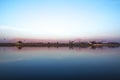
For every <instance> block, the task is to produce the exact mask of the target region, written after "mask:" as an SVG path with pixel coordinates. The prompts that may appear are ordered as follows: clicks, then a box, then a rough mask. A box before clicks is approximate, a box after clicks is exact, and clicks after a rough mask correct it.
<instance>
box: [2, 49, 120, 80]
mask: <svg viewBox="0 0 120 80" xmlns="http://www.w3.org/2000/svg"><path fill="white" fill-rule="evenodd" d="M31 79H32V80H80V79H82V80H120V48H97V49H91V48H74V49H69V48H22V49H17V48H16V47H0V80H31Z"/></svg>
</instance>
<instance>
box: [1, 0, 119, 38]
mask: <svg viewBox="0 0 120 80" xmlns="http://www.w3.org/2000/svg"><path fill="white" fill-rule="evenodd" d="M0 38H1V39H3V38H7V39H15V38H27V39H29V38H30V39H70V38H76V39H78V38H80V39H92V38H96V39H118V40H120V1H119V0H0Z"/></svg>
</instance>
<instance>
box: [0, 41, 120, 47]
mask: <svg viewBox="0 0 120 80" xmlns="http://www.w3.org/2000/svg"><path fill="white" fill-rule="evenodd" d="M14 46H17V47H90V46H93V47H104V46H105V47H120V43H118V42H108V43H101V42H73V41H70V42H68V43H60V42H54V43H52V42H47V43H43V42H39V43H23V42H21V41H18V42H16V43H0V47H14Z"/></svg>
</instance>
